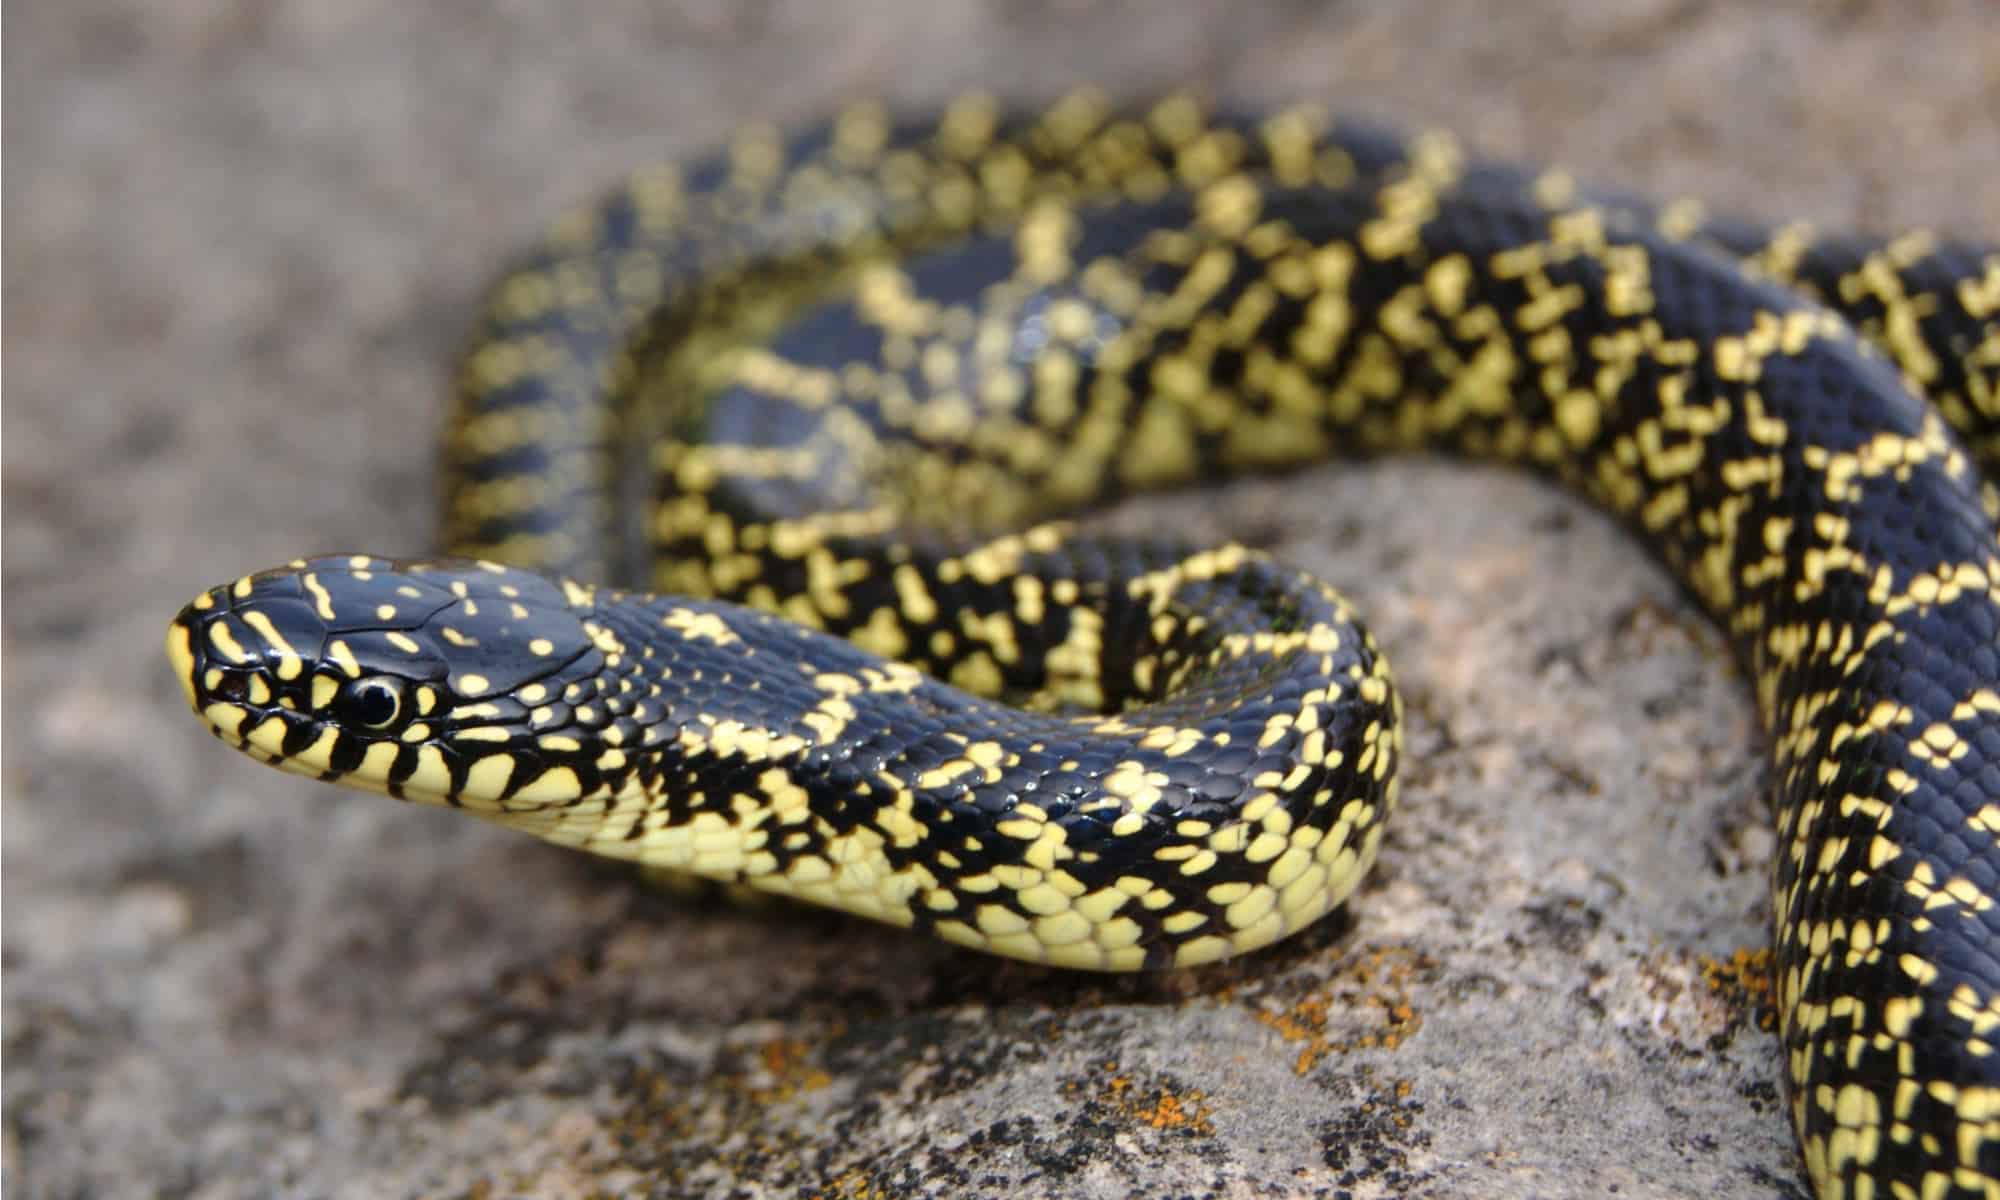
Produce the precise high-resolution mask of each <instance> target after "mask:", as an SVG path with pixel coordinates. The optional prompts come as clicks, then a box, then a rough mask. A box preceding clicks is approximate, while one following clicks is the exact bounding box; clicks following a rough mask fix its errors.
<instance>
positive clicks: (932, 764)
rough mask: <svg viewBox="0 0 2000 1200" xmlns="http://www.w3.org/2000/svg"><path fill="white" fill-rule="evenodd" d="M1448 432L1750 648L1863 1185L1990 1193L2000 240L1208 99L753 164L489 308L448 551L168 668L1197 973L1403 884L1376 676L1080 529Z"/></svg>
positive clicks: (545, 806)
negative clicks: (1108, 513) (1657, 567)
mask: <svg viewBox="0 0 2000 1200" xmlns="http://www.w3.org/2000/svg"><path fill="white" fill-rule="evenodd" d="M1422 447H1431V448H1442V449H1447V450H1450V451H1453V452H1458V453H1463V454H1467V455H1471V456H1477V457H1481V458H1487V459H1497V460H1502V461H1510V462H1517V463H1521V464H1523V465H1525V466H1529V467H1532V468H1533V469H1536V470H1538V471H1541V472H1543V473H1545V474H1547V475H1549V476H1551V477H1553V478H1556V479H1558V480H1560V481H1562V482H1564V483H1565V484H1567V485H1569V486H1571V487H1573V488H1574V489H1576V490H1577V491H1579V492H1580V493H1582V494H1583V495H1585V496H1587V497H1589V498H1590V499H1592V500H1593V501H1594V502H1596V503H1598V504H1600V505H1602V506H1603V507H1604V508H1606V509H1607V510H1609V511H1611V512H1613V513H1616V514H1617V515H1619V516H1620V517H1621V518H1623V519H1624V520H1626V521H1627V522H1628V523H1629V525H1630V526H1631V527H1632V528H1633V530H1634V531H1635V533H1636V534H1637V535H1638V536H1639V537H1640V538H1642V539H1643V541H1644V542H1645V544H1646V545H1647V546H1648V547H1649V548H1650V549H1651V550H1653V551H1654V552H1655V553H1656V554H1657V555H1659V557H1660V558H1661V559H1662V560H1663V561H1664V562H1665V563H1666V564H1667V565H1668V566H1669V567H1670V568H1671V569H1672V570H1673V571H1674V572H1675V573H1676V575H1677V576H1678V578H1679V579H1680V580H1681V581H1682V582H1683V583H1684V584H1685V585H1686V586H1687V587H1688V588H1689V590H1690V591H1691V593H1692V594H1693V595H1695V596H1696V597H1698V598H1699V600H1700V601H1701V603H1702V605H1703V606H1704V607H1705V608H1706V610H1707V611H1708V612H1709V613H1710V614H1711V615H1712V616H1713V617H1714V619H1715V620H1716V621H1717V623H1718V624H1719V625H1720V626H1721V627H1722V628H1724V629H1725V630H1726V631H1727V632H1728V634H1729V636H1730V638H1731V641H1732V645H1733V647H1734V649H1735V651H1736V653H1737V656H1738V658H1739V660H1740V662H1741V663H1742V665H1743V667H1744V670H1745V673H1746V675H1747V677H1748V679H1749V681H1750V682H1751V684H1752V686H1753V687H1754V689H1755V692H1756V697H1757V703H1758V708H1759V711H1760V713H1761V714H1762V717H1763V720H1764V722H1765V724H1766V726H1767V728H1768V731H1769V737H1770V744H1771V750H1772V758H1771V769H1770V782H1771V791H1772V797H1773V803H1774V808H1775V812H1776V818H1777V822H1778V829H1779V837H1780V842H1779V846H1780V849H1779V855H1778V862H1777V866H1776V872H1775V878H1774V884H1773V888H1774V890H1773V909H1774V913H1775V937H1774V949H1775V952H1776V961H1777V964H1778V970H1777V975H1778V979H1777V988H1778V1008H1779V1012H1780V1016H1781V1021H1782V1034H1783V1039H1784V1047H1785V1054H1786V1068H1787V1072H1786V1073H1787V1084H1788V1088H1789V1092H1788V1094H1789V1098H1790V1103H1791V1108H1792V1113H1793V1117H1794V1121H1795V1124H1796V1126H1797V1129H1798V1133H1799V1137H1800V1143H1801V1146H1802V1148H1803V1151H1804V1156H1805V1163H1806V1166H1807V1169H1808V1171H1809V1173H1810V1175H1811V1177H1812V1179H1813V1182H1814V1185H1815V1187H1816V1188H1817V1190H1818V1191H1819V1192H1820V1194H1822V1195H1825V1196H1855V1197H1902V1196H1908V1197H1922V1198H1933V1197H1963V1196H1993V1195H2000V1059H1996V1056H1995V1047H1994V1044H1993V1039H1994V1038H1995V1036H1996V1030H2000V913H1996V911H1995V902H1994V898H1995V897H1996V895H2000V845H1996V839H2000V533H1996V528H1995V521H1996V517H2000V492H1996V490H1995V488H1994V486H1993V484H1992V483H1991V482H1989V481H1988V479H1987V478H1986V477H1985V475H1984V474H1983V473H1982V472H1983V471H1984V470H1991V469H1992V468H1993V467H1994V466H1995V465H1996V463H2000V254H1996V253H1995V252H1994V251H1993V250H1991V249H1987V248H1984V247H1981V246H1976V245H1971V244H1967V243H1960V242H1954V241H1951V240H1949V239H1945V238H1942V237H1938V236H1934V235H1930V234H1923V233H1915V234H1909V235H1905V236H1902V237H1898V238H1893V239H1867V238H1858V237H1850V236H1845V235H1837V234H1819V233H1814V232H1813V231H1810V230H1807V229H1805V228H1804V227H1800V226H1784V227H1780V228H1777V229H1775V230H1771V229H1765V228H1762V227H1757V226H1750V225H1743V224H1739V223H1737V222H1733V221H1730V220H1728V219H1725V218H1719V217H1716V216H1713V215H1711V214H1708V213H1705V212H1704V211H1702V209H1701V208H1700V207H1699V206H1698V205H1694V204H1688V203H1680V204H1671V205H1665V206H1659V205H1654V204H1651V203H1649V202H1646V201H1644V200H1639V199H1635V198H1632V197H1627V196H1622V195H1619V194H1615V193H1611V192H1604V191H1598V190H1595V189H1592V188H1590V187H1588V186H1586V185H1584V184H1582V183H1579V182H1578V181H1577V180H1575V179H1574V178H1572V177H1571V176H1569V175H1568V174H1566V173H1563V172H1560V171H1541V170H1534V169H1529V168H1524V167H1520V166H1516V165H1511V164H1505V163H1493V162H1487V161H1482V160H1480V159H1478V158H1476V157H1473V156H1471V155H1469V154H1467V153H1466V152H1465V151H1464V150H1463V148H1462V147H1460V146H1459V145H1457V144H1456V143H1455V142H1454V141H1453V140H1452V139H1451V138H1449V137H1445V136H1441V135H1422V136H1417V137H1404V136H1400V135H1396V134H1393V133H1389V132H1385V131H1383V130H1380V129H1376V128H1371V127H1367V126H1358V125H1349V124H1346V123H1343V122H1339V121H1334V120H1331V119H1328V118H1326V117H1324V116H1322V115H1319V114H1316V113H1312V112H1305V111H1297V112H1287V113H1281V114H1277V115H1274V116H1270V117H1257V118H1232V117H1223V116H1215V115H1212V114H1210V113H1208V112H1206V111H1205V110H1204V109H1203V108H1202V107H1201V106H1200V105H1199V104H1196V103H1195V102H1193V101H1190V100H1187V99H1184V98H1170V99H1168V100H1165V101H1162V102H1161V103H1159V104H1157V105H1155V106H1152V107H1151V108H1149V109H1146V110H1143V111H1136V112H1126V111H1121V110H1116V109H1113V108H1112V107H1110V106H1108V105H1106V104H1105V103H1103V102H1102V101H1101V100H1100V99H1098V98H1096V97H1094V96H1091V95H1088V94H1082V95H1078V96H1073V97H1070V98H1068V99H1066V100H1064V101H1062V102H1060V103H1058V104H1056V105H1055V106H1053V107H1051V108H1050V109H1049V110H1047V111H1045V112H1042V113H1039V114H1034V115H1031V116H1025V117H1014V116H1009V115H1007V114H1005V113H1003V112H1002V111H1001V110H1000V109H998V108H997V107H996V106H995V105H993V104H992V103H990V102H988V101H986V100H983V99H980V98H976V97H975V98H969V99H967V100H965V101H962V102H960V103H958V104H956V105H954V106H952V107H951V108H949V109H948V110H946V111H945V112H944V113H943V114H942V115H941V116H939V117H937V118H934V119H931V120H926V121H919V122H912V123H899V122H897V121H894V120H892V119H891V118H890V117H889V116H888V115H887V114H886V113H884V112H883V111H882V110H880V109H878V108H874V107H868V106H861V107H857V108H855V109H853V110H851V111H849V112H847V113H844V114H842V115H841V116H839V117H837V118H836V119H835V120H833V121H832V122H830V123H828V124H827V125H826V126H824V127H822V128H820V129H818V130H815V131H813V132H811V133H808V134H805V135H803V136H800V137H795V138H785V137H781V136H780V135H779V134H778V133H777V132H776V131H773V130H768V129H752V130H748V131H745V132H744V133H743V134H742V135H741V136H740V137H739V138H738V139H737V140H736V141H735V142H734V143H732V144H731V145H730V146H729V147H728V149H727V150H726V151H724V152H723V153H721V154H719V155H717V156H715V157H713V158H711V159H707V160H704V161H701V162H697V163H694V164H690V165H687V166H684V167H675V166H665V167H658V168H653V169H650V170H647V171H644V172H642V173H640V174H638V175H636V176H634V177H633V178H632V179H631V180H630V182H629V183H628V184H627V185H625V186H624V187H622V188H621V189H619V190H618V191H617V192H615V193H614V194H613V195H612V196H610V197H608V198H607V199H606V200H605V201H603V202H602V203H600V204H598V205H595V206H593V207H590V208H586V209H581V210H579V211H577V212H575V213H573V214H571V215H569V216H566V217H564V218H563V219H561V220H560V221H559V222H558V223H557V225H556V227H555V229H554V230H553V232H552V233H551V235H550V237H549V238H548V239H547V240H546V241H545V242H544V243H543V244H541V245H540V246H538V247H536V248H534V249H533V250H532V251H531V252H530V253H529V254H528V255H527V256H525V257H524V258H523V259H522V260H521V261H520V262H519V263H518V264H516V266H515V267H514V268H513V269H512V270H511V271H509V272H508V273H507V274H506V275H505V276H504V277H503V279H502V280H501V281H500V283H499V284H498V285H497V286H496V288H495V290H494V292H493V295H492V298H491V301H490V304H489V308H488V310H487V312H486V314H485V316H484V318H483V319H482V322H481V324H480V326H479V328H478V331H477V333H476V335H475V337H474V341H473V348H472V349H471V351H470V352H469V353H468V354H467V356H466V359H465V363H464V367H463V370H462V372H461V375H460V379H459V386H458V390H457V396H456V407H455V411H454V414H453V417H452V419H451V421H450V423H449V425H448V427H447V436H446V445H445V453H444V476H445V485H444V506H445V507H444V514H445V516H444V520H445V532H446V537H445V540H446V549H447V550H448V551H449V552H450V553H452V554H454V555H458V556H461V557H459V558H454V559H448V560H439V561H435V562H398V561H389V560H382V559H375V558H370V557H368V556H365V555H354V556H340V557H336V558H326V559H315V560H300V561H297V562H294V563H292V564H289V565H288V566H286V567H283V568H280V569H278V570H275V571H270V572H264V573H260V574H258V575H254V576H249V577H246V578H244V579H242V580H239V581H236V582H235V583H232V584H229V585H225V586H224V587H221V588H217V589H215V590H213V591H211V592H208V593H206V594H204V595H203V596H202V597H200V598H199V599H197V600H196V601H195V602H194V603H193V604H191V605H190V606H189V607H188V608H187V609H186V610H184V611H183V612H182V614H181V615H180V617H179V618H177V620H176V621H175V623H174V624H173V626H172V627H171V629H170V631H169V634H168V652H169V655H170V657H171V658H172V659H173V661H174V663H175V666H176V669H177V671H178V673H179V674H180V676H181V678H182V679H183V682H184V684H185V686H186V689H187V693H188V697H189V700H190V702H191V703H192V704H193V706H194V707H195V709H196V711H197V712H198V713H200V714H201V715H202V717H203V718H204V719H205V720H206V721H207V723H208V724H209V725H210V727H211V728H212V729H213V730H214V731H215V732H216V733H217V735H218V736H220V737H222V738H224V739H225V740H226V741H229V742H231V743H233V744H235V745H238V746H239V747H241V748H242V749H244V750H245V751H246V752H248V753H250V754H251V755H253V756H254V757H257V758H259V759H260V760H263V761H266V762H270V763H272V764H274V765H277V766H279V767H281V768H283V769H286V770H290V771H294V772H298V773H302V774H307V775H312V776H316V777H319V778H323V779H328V780H337V781H340V782H343V783H346V784H349V785H353V786H360V787H367V788H373V789H376V790H381V791H386V792H388V793H390V794H392V795H396V796H399V797H402V798H404V799H409V800H418V801H424V802H431V803H439V804H448V805H452V806H456V807H462V808H466V809H468V810H471V811H473V812H476V813H478V814H479V815H482V816H485V817H488V818H490V819H493V820H497V821H500V822H503V823H505V824H508V825H511V826H514V827H517V828H520V829H523V830H526V831H528V832H531V833H534V834H536V835H538V836H541V837H544V838H547V839H549V840H551V841H556V842H560V843H563V844H567V845H573V846H578V847H581V848H584V849H587V850H590V851H593V852H596V853H600V854H606V855H611V856H614V857H620V858H626V859H633V860H636V861H639V862H642V863H645V864H647V865H649V866H652V867H657V868H663V869H667V870H670V871H676V872H688V873H693V874H697V875H701V876H706V877H709V878H715V879H721V880H725V881H730V882H735V883H743V884H747V885H749V886H752V887H756V888H759V889H763V890H767V891H773V892H779V893H783V894H788V895H792V896H796V897H799V898H802V899H806V900H810V901H813V902H816V903H821V904H826V905H829V906H833V907H837V908H841V909H844V910H847V911H850V912H855V913H859V914H862V915H865V916H868V917H871V918H874V919H877V920H882V921H886V922H890V923H894V924H898V925H904V926H909V927H912V928H915V929H918V930H921V931H925V932H929V933H931V934H934V935H936V936H939V937H942V938H945V939H948V940H950V941H953V942H956V943H958V944H961V945H966V946H970V947H974V948H977V949H981V950H985V951H989V952H992V953H997V954H1004V955H1010V956H1014V957H1019V958H1026V959H1032V960H1037V961H1042V962H1048V963H1052V964H1056V965H1062V966H1069V967H1077V968H1084V969H1095V970H1130V969H1140V968H1157V967H1169V966H1182V965H1189V964H1194V963H1201V962H1208V961H1212V960H1214V959H1217V958H1221V957H1224V956H1227V955H1230V954H1236V953H1241V952H1244V951H1248V950H1252V949H1255V948H1257V947H1259V946H1263V945H1266V944H1268V943H1269V942H1271V941H1273V940H1275V939H1277V938H1280V937H1283V936H1285V935H1286V934H1287V933H1290V932H1292V931H1294V930H1296V929H1298V928H1300V927H1301V926H1303V925H1305V924H1307V923H1309V922H1310V921H1312V920H1314V919H1316V918H1317V917H1319V916H1320V915H1322V914H1323V913H1325V912H1326V911H1328V910H1329V909H1330V908H1332V907H1333V906H1335V905H1337V904H1338V903H1340V902H1341V900H1343V899H1344V898H1345V897H1346V896H1347V895H1348V894H1349V893H1350V892H1351V891H1352V889H1353V888H1354V887H1355V885H1356V884H1357V882H1358V881H1359V880H1360V878H1361V877H1362V875H1363V873H1365V871H1366V870H1367V868H1368V866H1369V864H1370V863H1371V862H1372V861H1373V859H1374V857H1375V855H1376V852H1377V849H1378V847H1379V843H1380V837H1381V831H1382V828H1383V824H1382V823H1383V821H1384V819H1385V818H1386V817H1387V815H1388V813H1389V812H1390V811H1391V809H1392V808H1393V806H1394V801H1395V795H1396V776H1395V768H1396V764H1397V759H1398V757H1399V753H1400V749H1399V733H1398V721H1397V717H1398V701H1397V699H1396V695H1395V691H1394V689H1393V686H1392V685H1391V682H1390V679H1389V676H1388V673H1387V668H1386V666H1385V664H1384V662H1383V659H1382V656H1381V655H1380V653H1379V652H1378V651H1377V650H1376V648H1375V646H1374V645H1373V643H1372V641H1371V640H1370V638H1369V636H1368V635H1367V633H1366V632H1365V631H1364V630H1362V629H1361V628H1360V627H1359V626H1358V625H1357V624H1356V623H1355V621H1354V616H1353V614H1352V613H1351V611H1350V610H1349V608H1348V605H1347V604H1346V602H1345V601H1344V600H1342V599H1341V597H1340V596H1339V595H1338V594H1336V593H1335V592H1333V591H1332V590H1331V589H1329V588H1327V587H1326V586H1325V585H1324V584H1322V583H1320V582H1319V581H1317V580H1314V579H1311V578H1310V577H1307V576H1305V575H1303V574H1301V573H1299V572H1297V571H1295V570H1292V569H1289V568H1287V567H1284V566H1283V565H1281V564H1278V563H1275V562H1272V561H1270V560H1269V559H1268V558H1266V557H1265V556H1263V555H1261V554H1259V553H1258V552H1256V551H1253V550H1250V549H1246V548H1244V547H1240V546H1208V547H1203V546H1187V545H1182V544H1179V543H1176V542H1174V541H1172V540H1170V539H1159V540H1154V541H1146V542H1128V541H1122V540H1113V539H1107V538H1102V537H1097V536H1093V535H1090V534H1087V533H1084V532H1080V531H1079V530H1078V529H1076V528H1075V527H1073V526H1071V525H1069V524H1067V523H1065V522H1064V520H1063V518H1064V517H1065V516H1067V515H1068V514H1071V513H1073V512H1075V511H1076V510H1079V509H1081V508H1085V507H1088V506H1090V505H1092V504H1095V503H1098V502H1101V501H1103V500H1106V499H1108V498H1110V497H1112V496H1115V495H1119V494H1122V493H1126V492H1130V491H1134V490H1143V489H1151V488H1158V487H1163V486H1171V485H1173V484H1177V483H1182V482H1187V481H1193V480H1200V479H1207V478H1213V477H1217V476H1221V475H1227V474H1231V473H1240V472H1244V471H1267V470H1279V469H1284V468H1288V467H1294V466H1298V465H1301V464H1305V463H1309V462H1315V461H1319V460H1322V459H1325V458H1327V457H1330V456H1337V455H1343V454H1366V453H1381V452H1389V451H1399V450H1408V449H1414V448H1422ZM627 480H640V481H641V482H640V483H639V484H638V486H651V487H652V489H653V491H654V495H653V497H652V500H651V502H650V503H644V504H635V503H632V500H633V499H634V497H633V496H632V495H630V494H628V493H629V492H630V491H631V490H632V487H633V485H632V484H629V483H627V482H626V481H627ZM647 480H650V481H651V482H650V485H648V484H646V483H645V482H643V481H647ZM642 559H643V560H644V562H646V563H648V564H650V567H649V570H650V578H644V577H642V576H641V574H640V570H639V569H638V568H637V567H636V563H637V562H638V561H639V560H642ZM523 568H534V569H535V570H534V571H530V570H524V569H523ZM536 571H542V572H548V574H546V575H545V574H538V573H535V572H536ZM620 580H623V581H626V582H633V583H638V582H645V583H646V584H647V585H648V586H649V587H650V588H652V589H655V590H653V591H649V592H638V591H622V590H614V589H612V588H609V587H601V586H595V585H594V582H595V581H620Z"/></svg>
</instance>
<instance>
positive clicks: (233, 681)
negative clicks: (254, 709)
mask: <svg viewBox="0 0 2000 1200" xmlns="http://www.w3.org/2000/svg"><path fill="white" fill-rule="evenodd" d="M212 690H213V693H214V695H215V698H216V699H217V700H228V701H230V702H232V703H236V704H241V703H243V702H244V701H246V700H248V699H249V698H250V678H249V676H247V675H239V674H236V673H234V672H231V673H229V674H226V675H224V676H223V677H222V679H221V680H220V681H219V682H218V683H217V684H216V685H215V687H214V688H213V689H212Z"/></svg>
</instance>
